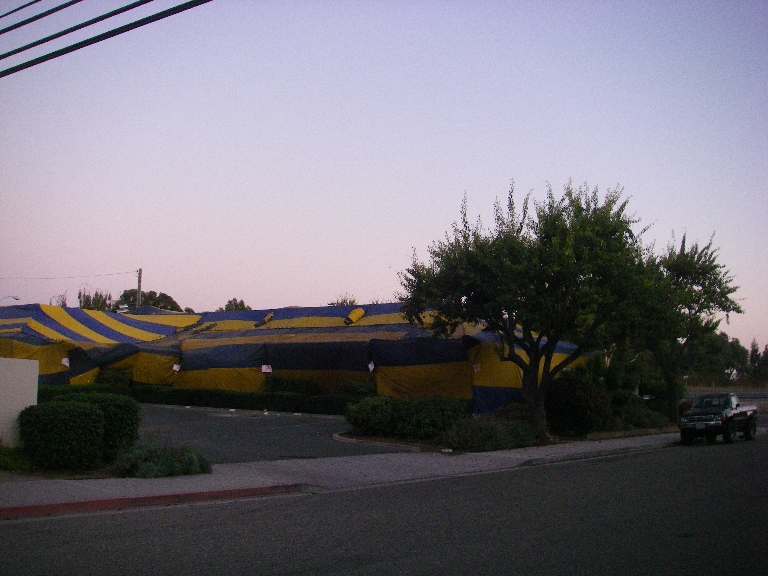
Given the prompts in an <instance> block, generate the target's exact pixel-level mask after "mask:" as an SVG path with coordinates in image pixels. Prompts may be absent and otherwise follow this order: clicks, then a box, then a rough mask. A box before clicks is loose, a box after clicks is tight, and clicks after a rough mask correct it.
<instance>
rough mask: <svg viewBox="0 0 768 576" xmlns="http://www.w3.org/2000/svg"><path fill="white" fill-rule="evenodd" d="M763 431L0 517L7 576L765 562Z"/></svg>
mask: <svg viewBox="0 0 768 576" xmlns="http://www.w3.org/2000/svg"><path fill="white" fill-rule="evenodd" d="M767 490H768V437H766V436H762V437H758V439H757V440H755V441H753V442H748V441H744V440H738V441H736V442H735V443H734V444H731V445H726V444H723V443H721V442H718V443H717V444H715V445H708V444H706V443H697V444H696V445H694V446H690V447H684V446H675V447H672V448H665V449H661V450H657V451H653V452H646V453H639V454H632V455H624V456H618V457H611V458H603V459H593V460H582V461H573V462H567V463H561V464H555V465H547V466H538V467H527V468H519V469H516V470H513V471H510V472H503V473H493V474H482V475H473V476H464V477H455V478H449V479H443V480H435V481H428V482H418V483H409V484H399V485H391V486H382V487H377V488H368V489H359V490H351V491H342V492H333V493H317V494H302V495H295V496H284V497H275V498H265V499H254V500H246V501H232V502H224V503H221V502H219V503H209V504H205V505H189V506H177V507H171V508H155V509H142V510H133V511H130V512H113V513H102V514H92V515H82V516H70V517H58V518H51V519H37V520H20V521H12V522H0V558H2V562H0V575H4V574H60V575H64V574H78V575H80V574H83V575H87V574H114V573H123V574H292V575H310V574H311V575H317V574H329V575H330V574H354V575H363V574H365V575H377V574H409V575H410V574H579V575H589V574H595V575H600V576H604V575H606V574H627V575H635V574H649V575H650V574H652V575H667V574H669V575H675V576H679V575H680V574H697V575H705V574H718V575H720V574H739V575H754V574H765V573H766V566H768V532H766V530H765V527H766V526H768V492H767Z"/></svg>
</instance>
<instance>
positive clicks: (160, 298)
mask: <svg viewBox="0 0 768 576" xmlns="http://www.w3.org/2000/svg"><path fill="white" fill-rule="evenodd" d="M136 292H137V291H136V289H135V288H133V289H131V290H124V291H123V293H122V294H121V295H120V298H118V299H117V301H116V302H115V304H114V308H115V309H118V308H119V307H120V306H128V308H129V309H130V310H135V309H136ZM141 303H142V305H147V306H154V307H155V308H160V309H161V310H170V311H172V312H182V309H181V306H179V305H178V304H177V303H176V300H174V299H173V298H171V297H170V296H168V294H166V293H165V292H160V294H158V293H157V292H155V291H154V290H150V291H149V292H144V291H143V290H142V291H141Z"/></svg>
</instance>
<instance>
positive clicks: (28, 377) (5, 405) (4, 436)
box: [0, 358, 38, 447]
mask: <svg viewBox="0 0 768 576" xmlns="http://www.w3.org/2000/svg"><path fill="white" fill-rule="evenodd" d="M37 371H38V362H37V360H19V359H16V358H0V442H2V443H3V444H4V445H5V446H10V447H13V446H18V444H19V428H18V424H17V422H16V419H17V418H18V416H19V412H21V411H22V410H24V408H26V407H27V406H31V405H33V404H37Z"/></svg>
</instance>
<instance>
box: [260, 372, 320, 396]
mask: <svg viewBox="0 0 768 576" xmlns="http://www.w3.org/2000/svg"><path fill="white" fill-rule="evenodd" d="M264 390H265V391H266V392H292V393H295V394H303V395H304V396H314V395H316V394H320V387H319V386H318V385H317V384H315V383H314V382H312V380H306V379H304V378H285V377H284V376H269V377H268V378H267V379H266V380H265V382H264Z"/></svg>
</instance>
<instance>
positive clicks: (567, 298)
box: [400, 182, 740, 436]
mask: <svg viewBox="0 0 768 576" xmlns="http://www.w3.org/2000/svg"><path fill="white" fill-rule="evenodd" d="M621 196H622V190H621V189H620V188H617V189H615V190H609V191H608V192H607V193H606V194H605V195H604V197H603V199H602V200H601V199H600V196H599V194H598V190H597V189H594V190H591V191H590V189H589V188H588V187H587V186H586V185H583V186H581V187H580V188H578V189H575V188H574V187H573V186H572V185H571V183H570V182H569V183H568V184H567V185H566V186H565V187H564V192H563V195H562V196H561V197H559V198H558V197H555V195H554V193H553V192H552V189H551V187H548V190H547V196H546V199H545V200H544V201H543V202H531V201H530V197H526V198H525V200H524V202H523V204H522V207H521V208H520V209H519V210H518V208H517V207H516V205H515V197H514V185H513V186H512V187H511V188H510V192H509V195H508V198H507V205H506V209H505V208H503V207H502V206H501V204H500V203H498V202H497V203H496V206H495V225H494V227H493V228H492V229H489V230H486V229H484V228H483V226H482V223H481V222H480V221H479V220H478V221H477V223H476V224H470V222H469V218H468V216H467V204H466V198H465V199H464V202H463V204H462V207H461V218H460V222H458V223H455V224H454V225H453V228H452V230H451V232H450V233H448V234H446V237H445V239H444V240H441V241H436V242H434V243H433V244H432V245H431V246H430V248H429V261H428V262H426V263H424V262H420V261H419V260H418V259H417V258H416V256H415V255H414V258H413V261H412V264H411V266H410V267H409V268H407V269H406V270H405V271H404V272H402V273H401V275H400V280H401V284H402V286H403V288H404V292H403V293H402V294H400V299H401V301H402V303H403V309H404V312H405V314H406V317H407V318H408V319H409V320H411V321H412V322H416V323H424V322H425V319H426V318H430V319H431V321H430V328H431V329H432V330H433V331H434V332H435V333H436V334H438V335H448V334H451V333H453V332H454V331H455V330H456V329H457V328H458V327H459V326H460V325H461V324H462V323H465V322H468V323H479V324H482V325H483V327H484V329H485V330H486V331H489V332H493V333H495V334H497V335H498V337H499V340H500V345H499V347H498V349H499V353H500V356H501V357H502V359H503V360H506V361H511V362H514V363H515V364H516V365H517V366H518V367H519V368H520V369H521V371H522V386H523V387H522V394H523V398H524V400H525V401H526V402H527V403H528V404H529V406H530V407H531V409H532V411H533V417H534V424H535V426H536V428H537V432H538V433H539V434H540V435H544V436H545V435H546V413H545V408H544V398H545V395H546V390H547V387H548V385H549V383H550V382H551V381H552V380H553V379H554V378H555V377H556V376H557V375H558V374H559V373H560V372H562V371H563V370H564V369H566V368H568V367H569V366H570V365H572V364H573V363H574V362H575V361H576V360H577V359H578V358H579V357H580V356H581V355H582V354H583V353H584V352H586V351H588V350H594V349H604V350H605V349H610V348H611V347H614V346H615V344H616V343H617V342H623V341H626V340H627V339H628V338H630V336H631V337H633V338H635V340H634V341H635V342H638V341H639V340H638V336H639V335H640V334H642V335H643V338H644V340H643V346H646V347H647V348H648V349H653V351H654V353H656V354H657V355H659V356H660V357H661V354H660V351H662V350H663V349H664V348H665V346H666V347H667V348H670V349H672V348H674V347H675V346H676V344H675V343H676V342H678V341H679V340H680V339H681V338H687V339H689V340H692V339H695V338H698V337H699V336H701V335H702V334H705V333H710V332H713V331H714V330H715V329H716V328H717V323H718V321H717V315H718V314H719V313H721V312H726V313H728V312H738V311H740V309H739V308H738V306H737V305H736V304H735V302H734V301H733V300H732V299H731V297H730V296H731V294H732V293H733V291H735V290H736V288H734V287H733V286H732V285H731V278H730V276H728V274H727V273H726V272H724V271H723V269H722V267H721V266H720V265H719V264H718V263H717V257H716V256H717V254H716V250H714V249H713V248H712V246H711V243H710V244H708V245H706V246H704V247H699V246H698V245H697V244H694V245H692V246H689V247H686V243H685V240H683V242H682V244H681V246H680V248H679V249H677V248H674V247H673V248H668V250H667V252H666V253H665V254H663V255H662V256H656V255H654V253H653V250H652V248H651V247H646V246H644V245H643V244H642V241H641V237H642V232H643V230H640V231H639V232H635V231H634V230H633V227H634V226H636V225H637V224H638V220H637V219H635V218H633V217H632V216H630V215H629V214H628V213H627V201H626V200H622V198H621ZM426 311H431V314H430V315H429V316H425V314H424V313H425V312H426ZM649 314H650V315H651V318H650V320H649V319H648V315H649ZM649 334H653V337H650V336H649ZM560 341H567V342H571V343H573V344H575V346H576V347H575V349H574V350H573V352H572V353H570V354H568V356H567V357H565V358H562V359H559V360H556V359H555V349H556V346H557V343H558V342H560ZM665 343H666V344H665ZM670 359H671V357H670ZM676 362H677V363H676V364H674V362H672V363H670V367H672V365H673V364H674V366H676V367H679V366H680V362H679V357H678V360H676ZM675 369H676V368H674V369H672V368H671V371H672V372H674V370H675Z"/></svg>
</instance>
